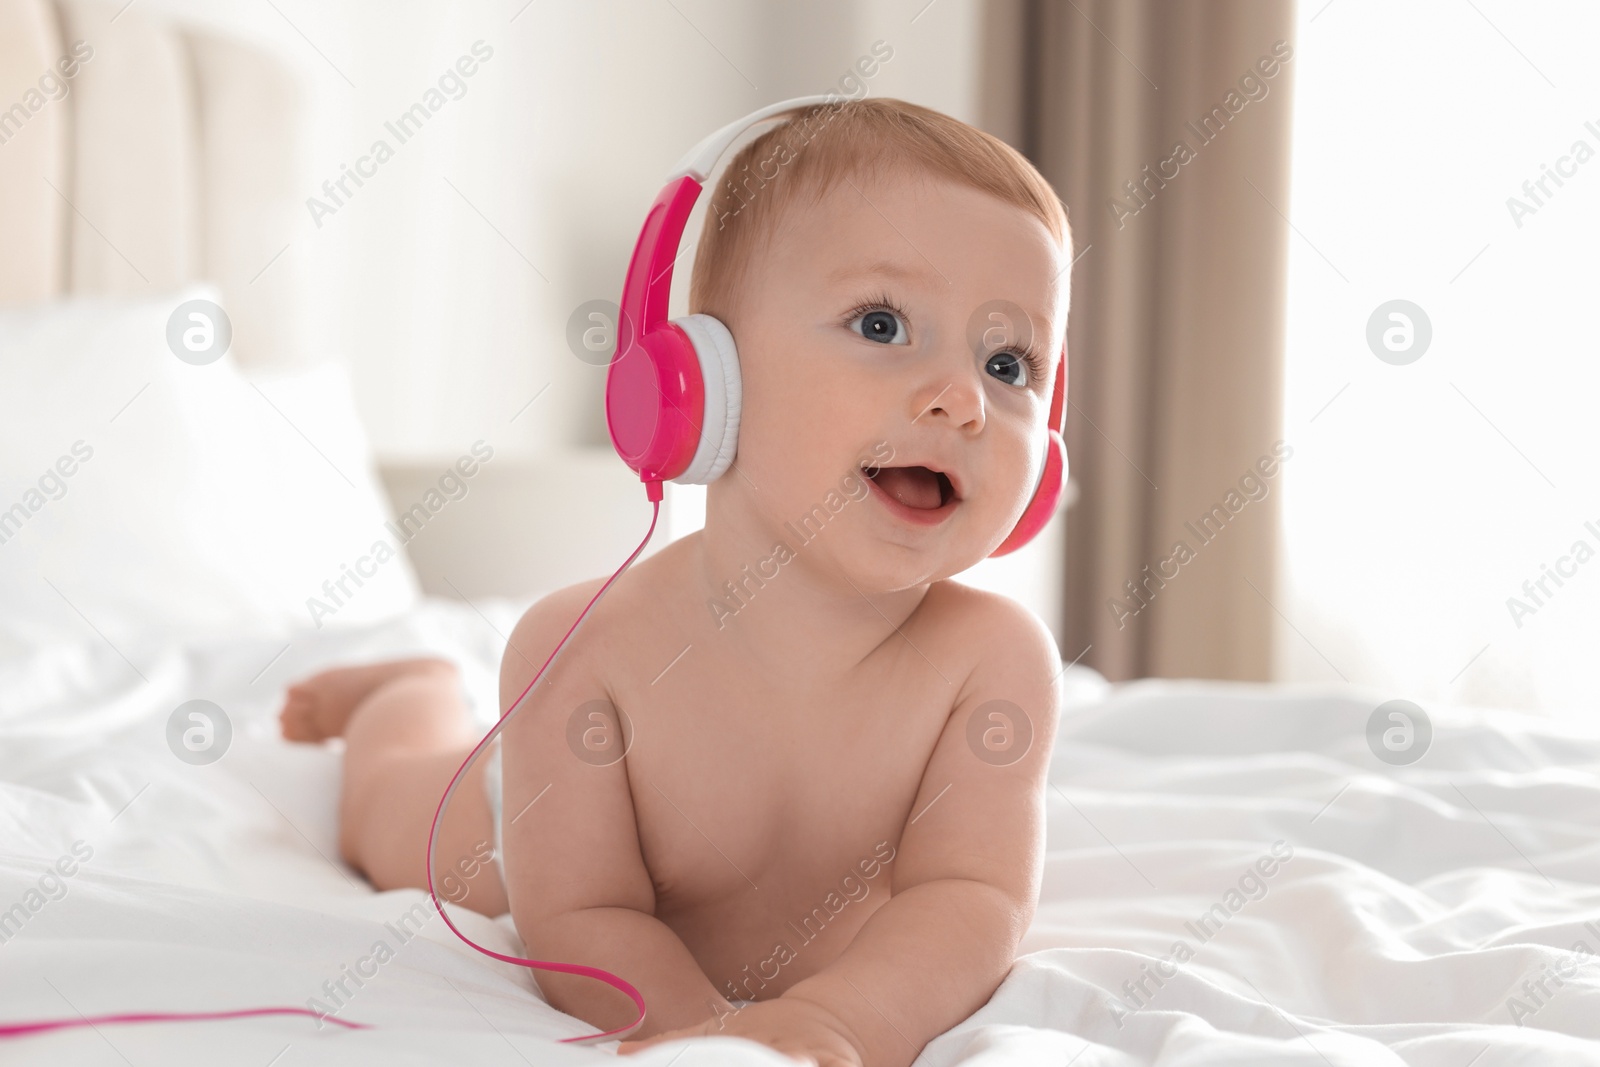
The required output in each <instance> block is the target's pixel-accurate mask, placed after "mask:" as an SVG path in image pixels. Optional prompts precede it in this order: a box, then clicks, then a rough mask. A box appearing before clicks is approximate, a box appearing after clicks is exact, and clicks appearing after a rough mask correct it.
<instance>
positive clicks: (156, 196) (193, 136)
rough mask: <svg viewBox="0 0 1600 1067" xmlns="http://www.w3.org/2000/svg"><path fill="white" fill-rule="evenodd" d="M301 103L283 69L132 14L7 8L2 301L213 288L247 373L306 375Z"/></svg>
mask: <svg viewBox="0 0 1600 1067" xmlns="http://www.w3.org/2000/svg"><path fill="white" fill-rule="evenodd" d="M69 74H70V77H69V76H68V75H69ZM302 105H303V97H302V95H301V93H300V89H299V86H298V84H297V81H296V79H295V78H294V77H293V76H292V75H291V73H290V71H289V70H288V69H287V68H285V67H284V66H282V65H280V64H279V63H278V62H277V61H276V60H275V59H273V58H272V57H270V56H268V55H266V54H263V53H262V52H260V51H258V50H255V49H252V48H249V47H246V46H243V45H240V44H237V43H235V42H232V41H228V40H224V39H221V38H217V37H213V36H208V35H206V34H205V33H200V32H195V31H194V30H193V29H191V28H185V27H182V26H178V25H173V24H168V23H166V22H163V21H161V20H160V19H159V18H156V17H150V16H147V15H146V14H145V13H144V12H142V11H141V10H140V9H139V8H138V7H130V6H124V5H123V4H122V3H121V2H120V0H119V3H118V4H116V5H114V6H108V5H107V4H101V3H84V2H81V0H54V2H51V0H0V235H3V242H0V243H3V245H4V248H3V251H0V303H5V304H15V303H26V302H32V301H37V300H44V299H49V298H52V297H65V296H80V295H81V296H106V295H155V294H159V293H161V292H164V291H171V290H174V289H176V288H178V287H179V286H181V285H183V284H184V283H186V282H190V281H195V280H199V279H209V280H212V281H215V282H216V283H217V284H219V285H220V286H221V288H222V290H223V293H224V296H225V298H226V300H225V302H226V306H227V308H228V314H229V316H230V318H231V319H232V320H233V331H234V345H233V352H234V356H235V358H236V359H238V361H239V362H240V364H241V365H242V366H244V367H245V368H247V369H251V368H260V367H263V366H265V365H267V364H288V363H296V362H301V361H303V360H304V359H306V358H307V355H306V353H307V352H308V346H307V345H305V344H304V343H303V342H304V340H305V337H306V334H305V330H306V321H305V315H306V303H305V300H304V299H303V298H304V291H303V283H302V279H301V277H300V275H299V273H298V271H297V269H296V266H295V263H294V257H286V256H282V255H281V253H282V252H283V250H284V249H285V248H286V246H287V245H288V244H289V243H290V241H291V238H292V236H293V234H292V229H293V226H294V222H295V220H296V218H297V215H296V210H297V208H298V205H299V202H300V199H301V198H303V196H304V190H303V189H302V188H300V186H299V184H298V183H297V176H298V175H299V173H300V171H299V166H300V158H301V152H302V149H303V142H302V132H301V125H302V124H301V121H300V116H301V115H302V114H303V110H302ZM275 257H276V258H275Z"/></svg>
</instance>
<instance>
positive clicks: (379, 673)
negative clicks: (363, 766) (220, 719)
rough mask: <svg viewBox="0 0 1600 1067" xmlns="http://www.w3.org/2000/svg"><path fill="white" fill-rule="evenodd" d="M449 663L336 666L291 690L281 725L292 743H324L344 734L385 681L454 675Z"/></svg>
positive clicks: (403, 661) (424, 661)
mask: <svg viewBox="0 0 1600 1067" xmlns="http://www.w3.org/2000/svg"><path fill="white" fill-rule="evenodd" d="M455 669H456V667H455V664H453V663H451V662H450V661H449V660H443V659H434V658H431V657H428V658H421V659H397V660H389V661H387V662H384V663H366V664H362V665H361V666H358V667H335V668H333V669H332V670H326V671H323V672H322V673H320V674H313V675H312V676H311V677H310V678H307V679H305V680H304V681H300V682H296V683H295V684H294V685H291V686H290V687H289V691H288V693H287V695H286V696H285V698H284V702H283V710H282V711H280V712H279V713H278V722H279V723H280V724H281V726H282V729H283V736H284V737H286V738H288V739H289V740H290V741H321V740H324V739H325V738H329V737H340V736H342V735H343V734H344V729H345V725H346V724H347V723H348V722H349V721H350V716H351V715H352V714H353V713H354V712H355V710H356V708H357V706H359V705H360V703H361V702H362V701H363V700H365V699H366V698H367V697H368V695H370V694H371V693H372V691H373V690H374V689H377V688H378V686H380V685H382V684H383V683H384V682H388V681H391V680H393V679H395V678H399V677H402V676H404V675H408V674H421V673H437V672H445V673H454V672H455Z"/></svg>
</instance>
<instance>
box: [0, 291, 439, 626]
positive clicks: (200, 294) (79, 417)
mask: <svg viewBox="0 0 1600 1067" xmlns="http://www.w3.org/2000/svg"><path fill="white" fill-rule="evenodd" d="M197 298H203V299H209V300H212V301H217V300H218V299H219V298H218V295H217V293H216V292H215V291H214V290H211V289H209V288H195V289H191V290H186V291H184V292H182V293H173V294H170V295H167V296H164V297H161V298H151V299H146V300H137V301H132V300H115V301H113V300H92V301H91V300H71V301H63V302H57V303H51V304H45V305H38V306H35V307H32V308H28V309H22V310H0V398H3V399H0V405H3V410H0V605H4V610H3V611H0V655H19V654H29V653H32V652H35V651H37V650H39V649H40V648H42V647H46V646H50V645H57V644H60V643H85V642H100V641H102V640H103V641H105V642H109V643H110V644H111V645H112V646H113V647H116V648H119V649H122V648H123V646H124V645H131V646H134V647H141V648H144V647H149V646H150V645H151V644H153V643H163V642H171V641H183V640H186V639H193V638H200V637H209V638H218V639H232V638H238V637H246V638H256V637H268V636H272V637H280V636H287V635H289V634H290V633H291V632H292V631H293V630H295V629H313V628H316V629H320V628H322V627H325V626H339V625H348V624H351V623H369V622H373V621H377V620H381V619H386V618H389V617H391V616H393V615H395V614H398V613H400V612H403V611H405V610H406V609H408V608H409V607H411V606H412V605H413V604H414V603H415V602H416V601H417V599H418V595H419V594H418V587H417V580H416V575H415V574H414V573H413V571H412V569H411V564H410V561H409V560H408V559H407V558H406V557H405V555H404V554H403V553H399V554H396V555H393V556H391V557H389V558H386V559H385V560H384V562H383V563H381V564H379V565H376V566H375V567H374V566H373V564H372V563H370V562H369V563H367V564H365V565H364V566H363V569H368V570H373V571H374V573H373V574H372V575H371V576H370V577H362V578H361V584H360V585H359V586H357V585H356V584H354V582H353V581H352V580H351V579H349V578H348V577H347V576H346V572H345V569H344V568H345V565H354V564H356V563H357V562H358V560H359V559H360V558H361V557H362V556H367V555H370V552H371V549H372V546H373V545H374V544H375V542H378V541H380V540H382V541H385V542H386V543H388V544H391V545H392V544H393V542H394V540H395V539H394V538H393V537H391V536H389V535H388V534H387V531H386V530H385V528H384V523H385V522H386V521H387V520H388V519H389V518H390V514H389V508H388V503H387V499H386V497H385V496H384V493H383V491H382V489H381V488H380V487H379V485H378V483H377V480H376V479H375V477H374V475H373V470H372V460H371V455H370V453H369V450H368V447H367V442H366V437H365V434H364V432H363V430H362V427H361V423H360V421H359V417H358V416H357V414H356V410H355V405H354V403H353V402H352V399H351V395H350V388H349V380H348V377H347V376H346V374H345V371H344V369H343V368H342V366H339V365H337V364H324V365H322V366H318V367H315V368H313V369H310V370H306V371H300V372H296V373H292V374H288V375H280V376H275V377H266V376H257V377H255V378H253V379H246V378H245V377H244V376H243V375H241V374H240V372H239V370H238V368H237V366H236V365H235V364H234V362H233V359H232V357H231V356H228V355H224V356H223V357H222V358H220V359H218V360H216V361H214V362H210V363H205V364H203V365H196V364H193V363H189V362H185V361H183V360H180V359H179V358H178V357H177V356H176V355H174V352H173V350H172V349H171V348H169V345H168V341H167V336H168V321H169V319H170V318H171V317H172V316H173V313H174V311H175V310H176V309H177V308H178V306H179V305H180V304H183V303H184V302H186V301H189V300H193V299H197ZM341 579H344V591H345V593H346V594H348V595H339V596H338V601H339V603H338V604H337V605H332V604H331V600H330V598H329V596H328V593H327V590H326V588H325V587H324V583H325V582H327V583H330V585H331V586H332V587H333V588H335V589H337V588H338V583H339V582H340V580H341ZM313 597H314V598H317V599H318V600H320V601H321V602H322V603H324V604H326V605H330V606H333V607H334V610H333V611H332V612H331V613H329V612H317V613H313V612H312V610H311V609H310V608H308V600H310V599H311V598H313ZM96 631H98V634H97V633H96Z"/></svg>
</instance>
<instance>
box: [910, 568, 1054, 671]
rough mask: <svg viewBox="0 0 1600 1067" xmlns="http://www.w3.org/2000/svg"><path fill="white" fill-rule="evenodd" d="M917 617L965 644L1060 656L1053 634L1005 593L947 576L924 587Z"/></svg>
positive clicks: (1029, 653) (933, 629)
mask: <svg viewBox="0 0 1600 1067" xmlns="http://www.w3.org/2000/svg"><path fill="white" fill-rule="evenodd" d="M918 616H919V617H921V618H922V620H923V622H924V624H925V625H926V626H927V627H928V628H929V629H930V630H932V631H933V632H934V633H937V634H939V635H940V636H941V637H947V638H950V639H956V640H961V641H965V642H968V643H969V647H972V643H973V642H978V643H979V646H980V647H983V648H985V649H990V648H994V647H1000V648H1008V649H1011V650H1013V651H1014V652H1019V653H1022V654H1026V655H1031V656H1039V655H1043V656H1044V657H1045V658H1046V659H1056V658H1058V657H1059V656H1060V650H1059V649H1058V648H1057V647H1056V642H1055V637H1054V635H1053V634H1051V633H1050V628H1049V627H1048V626H1046V625H1045V624H1044V622H1043V620H1041V619H1040V618H1039V616H1037V615H1035V614H1034V613H1033V612H1032V611H1029V610H1028V609H1027V608H1026V607H1024V606H1023V605H1022V604H1019V603H1017V602H1016V601H1015V600H1012V599H1011V598H1010V597H1008V596H1005V595H1003V594H1001V593H994V592H990V591H989V590H987V589H978V588H976V587H974V586H970V585H963V584H962V583H960V582H958V581H955V580H954V579H951V578H946V579H944V580H943V581H939V582H934V583H933V584H932V585H931V586H929V587H928V593H927V596H926V597H924V598H923V602H922V607H921V608H920V609H919V610H918ZM1019 642H1020V643H1021V647H1020V648H1019Z"/></svg>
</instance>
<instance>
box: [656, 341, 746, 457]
mask: <svg viewBox="0 0 1600 1067" xmlns="http://www.w3.org/2000/svg"><path fill="white" fill-rule="evenodd" d="M672 322H673V325H675V326H678V327H680V328H681V329H682V330H683V332H684V334H685V335H686V336H687V337H688V338H689V340H690V341H691V342H692V343H693V344H694V351H695V355H697V356H698V357H699V358H700V378H701V380H702V381H703V382H705V389H706V407H705V420H704V425H703V426H702V427H701V434H700V443H699V445H697V446H696V448H695V451H694V459H693V460H691V461H690V463H689V467H688V469H687V470H685V471H684V472H683V473H682V474H680V475H678V476H677V477H676V478H674V479H672V480H673V481H675V482H681V483H684V484H686V485H705V484H706V483H708V482H714V481H716V480H717V479H718V478H719V477H721V476H722V474H723V472H724V471H726V470H727V469H728V465H729V464H731V463H732V462H733V457H734V453H735V452H737V451H738V449H739V410H740V407H741V405H742V403H743V397H744V393H743V390H742V386H741V380H740V377H739V351H738V349H737V348H736V347H735V345H734V343H733V334H731V333H729V332H728V328H727V327H726V326H724V325H723V324H722V322H721V320H719V319H717V318H715V317H713V316H711V315H685V316H684V317H683V318H680V319H673V320H672Z"/></svg>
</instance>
